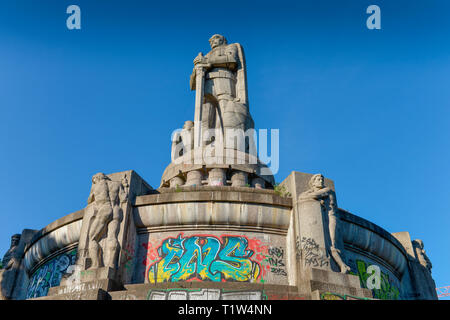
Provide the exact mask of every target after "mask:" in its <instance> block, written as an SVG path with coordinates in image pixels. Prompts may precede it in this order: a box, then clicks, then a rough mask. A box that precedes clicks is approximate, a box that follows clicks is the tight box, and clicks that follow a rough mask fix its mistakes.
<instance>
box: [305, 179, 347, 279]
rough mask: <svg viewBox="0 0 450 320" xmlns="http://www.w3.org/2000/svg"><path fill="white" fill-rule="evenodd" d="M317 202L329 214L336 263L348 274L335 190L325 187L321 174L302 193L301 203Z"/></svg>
mask: <svg viewBox="0 0 450 320" xmlns="http://www.w3.org/2000/svg"><path fill="white" fill-rule="evenodd" d="M304 200H317V201H319V202H320V204H321V207H322V209H323V210H324V211H325V212H328V231H329V234H330V240H331V248H330V250H331V256H332V257H333V259H334V260H335V261H336V263H337V265H338V266H339V268H340V269H341V272H342V273H348V272H349V271H350V267H349V266H347V264H345V262H344V261H343V260H342V257H341V251H340V250H339V249H338V245H337V243H338V236H339V235H338V228H339V225H338V223H339V217H338V216H337V212H336V210H337V208H336V194H335V193H334V191H333V190H331V189H330V188H328V187H325V185H324V177H323V175H321V174H315V175H313V176H312V177H311V179H310V180H309V189H308V190H306V191H305V192H303V193H301V194H300V196H299V201H304Z"/></svg>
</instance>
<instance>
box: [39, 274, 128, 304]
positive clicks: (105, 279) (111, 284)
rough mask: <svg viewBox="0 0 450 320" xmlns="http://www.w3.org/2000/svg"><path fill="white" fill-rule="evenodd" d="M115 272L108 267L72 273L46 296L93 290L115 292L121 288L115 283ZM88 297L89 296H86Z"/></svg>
mask: <svg viewBox="0 0 450 320" xmlns="http://www.w3.org/2000/svg"><path fill="white" fill-rule="evenodd" d="M116 276H117V272H116V270H114V269H112V268H108V267H104V268H98V269H88V270H83V271H74V272H73V273H72V275H71V276H70V277H68V278H66V279H63V280H62V281H61V285H60V286H58V287H52V288H50V289H49V291H48V296H49V297H50V296H57V295H67V294H76V293H79V294H81V293H86V294H88V293H89V292H91V293H92V292H93V290H99V289H100V290H103V291H105V292H106V291H116V290H121V289H122V288H123V286H122V285H120V284H119V283H118V282H117V281H116ZM88 296H89V294H88Z"/></svg>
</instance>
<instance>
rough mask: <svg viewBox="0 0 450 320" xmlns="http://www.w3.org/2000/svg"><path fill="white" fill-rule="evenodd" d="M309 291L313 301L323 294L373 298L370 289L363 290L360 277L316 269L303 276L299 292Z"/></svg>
mask: <svg viewBox="0 0 450 320" xmlns="http://www.w3.org/2000/svg"><path fill="white" fill-rule="evenodd" d="M308 291H309V292H311V299H314V300H315V299H318V298H320V296H321V294H323V293H332V294H336V295H341V296H352V297H359V298H372V292H371V291H370V290H369V289H364V288H361V284H360V280H359V277H358V276H354V275H351V274H344V273H339V272H333V271H327V270H322V269H316V268H308V269H306V270H304V271H303V273H302V274H301V277H300V285H299V292H300V293H307V292H308ZM341 300H344V299H341Z"/></svg>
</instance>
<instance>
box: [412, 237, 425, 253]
mask: <svg viewBox="0 0 450 320" xmlns="http://www.w3.org/2000/svg"><path fill="white" fill-rule="evenodd" d="M413 246H415V247H417V248H419V249H421V250H424V248H423V241H422V240H420V239H416V240H413ZM424 251H425V250H424Z"/></svg>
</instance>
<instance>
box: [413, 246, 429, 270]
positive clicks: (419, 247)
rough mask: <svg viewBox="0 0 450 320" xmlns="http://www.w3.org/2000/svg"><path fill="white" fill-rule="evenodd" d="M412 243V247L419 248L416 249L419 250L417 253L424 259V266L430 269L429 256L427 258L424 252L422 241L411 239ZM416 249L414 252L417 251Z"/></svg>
mask: <svg viewBox="0 0 450 320" xmlns="http://www.w3.org/2000/svg"><path fill="white" fill-rule="evenodd" d="M412 244H413V247H414V248H417V249H419V250H417V251H419V252H418V253H419V254H420V255H421V258H422V259H423V260H425V261H424V262H425V267H426V268H427V269H428V270H430V271H431V267H432V265H431V261H430V258H428V256H427V254H426V252H425V248H424V245H423V241H422V240H420V239H416V240H413V241H412ZM417 251H416V252H417Z"/></svg>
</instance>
